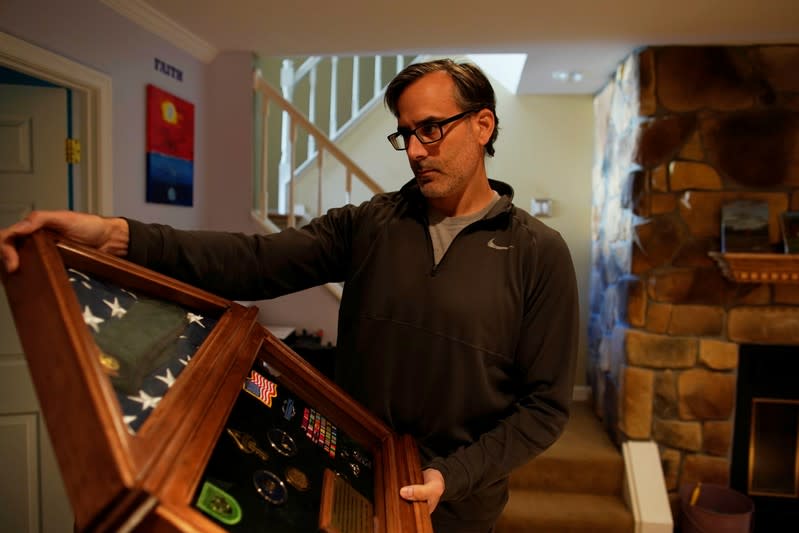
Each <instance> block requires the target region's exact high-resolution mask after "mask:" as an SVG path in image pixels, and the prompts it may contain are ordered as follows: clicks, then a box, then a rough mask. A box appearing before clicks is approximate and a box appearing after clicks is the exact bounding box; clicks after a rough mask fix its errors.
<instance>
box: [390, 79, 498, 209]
mask: <svg viewBox="0 0 799 533" xmlns="http://www.w3.org/2000/svg"><path fill="white" fill-rule="evenodd" d="M454 94H455V83H454V82H453V81H452V78H450V76H449V74H447V73H445V72H433V73H430V74H426V75H424V76H422V77H421V78H419V79H418V80H416V81H415V82H413V83H412V84H410V85H409V86H408V87H407V88H406V89H405V91H403V93H402V94H401V95H400V97H399V99H398V101H397V112H398V113H397V114H398V116H397V126H398V128H402V129H407V130H413V129H415V128H417V127H419V126H420V125H422V124H425V123H429V122H436V121H439V120H443V119H446V118H449V117H451V116H453V115H457V114H458V113H461V112H462V111H464V110H463V109H461V108H459V107H458V105H457V104H456V103H455V98H454ZM477 122H478V121H477V119H476V114H474V113H472V114H468V115H466V116H465V117H463V118H461V119H459V120H456V121H454V122H451V123H449V124H445V125H444V126H442V129H443V134H444V136H443V138H442V139H441V140H439V141H436V142H434V143H431V144H422V143H421V142H419V139H417V138H416V137H415V136H414V135H411V136H410V138H409V139H408V142H407V145H408V149H407V150H406V153H407V155H408V162H409V163H410V165H411V170H412V171H413V174H414V176H416V181H417V183H418V184H419V187H420V189H421V191H422V194H424V196H425V197H427V198H429V199H435V198H450V197H455V196H459V195H462V194H463V192H464V191H465V190H466V188H467V186H468V185H469V184H470V183H471V182H472V181H473V180H476V179H478V178H481V177H484V176H485V167H484V163H483V161H484V149H483V144H484V143H481V139H480V137H481V133H480V126H479V124H478V123H477Z"/></svg>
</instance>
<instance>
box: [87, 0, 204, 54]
mask: <svg viewBox="0 0 799 533" xmlns="http://www.w3.org/2000/svg"><path fill="white" fill-rule="evenodd" d="M100 1H101V2H102V3H104V4H105V5H107V6H108V7H110V8H111V9H113V10H114V11H116V12H117V13H119V14H120V15H122V16H123V17H125V18H127V19H129V20H130V21H132V22H133V23H135V24H137V25H139V26H141V27H142V28H144V29H145V30H147V31H149V32H151V33H154V34H155V35H157V36H159V37H161V38H162V39H164V40H165V41H168V42H170V43H172V44H173V45H175V46H177V47H178V48H180V49H181V50H183V51H185V52H188V53H189V54H191V55H192V56H194V57H195V58H197V59H199V60H200V61H202V62H204V63H210V62H211V61H213V60H214V58H215V57H216V55H217V54H218V53H219V50H217V48H216V47H215V46H213V45H212V44H211V43H209V42H208V41H206V40H205V39H203V38H202V37H200V36H199V35H197V34H196V33H192V32H191V31H189V30H187V29H186V28H184V27H183V26H181V25H180V24H178V23H177V22H175V21H174V20H172V19H171V18H169V17H167V16H166V15H164V14H163V13H161V12H160V11H158V10H157V9H155V8H154V7H152V6H151V5H150V4H148V3H147V2H145V1H144V0H100Z"/></svg>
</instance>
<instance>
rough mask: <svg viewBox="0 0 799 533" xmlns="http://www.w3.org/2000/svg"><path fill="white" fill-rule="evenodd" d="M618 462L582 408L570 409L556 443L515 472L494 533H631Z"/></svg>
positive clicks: (587, 406)
mask: <svg viewBox="0 0 799 533" xmlns="http://www.w3.org/2000/svg"><path fill="white" fill-rule="evenodd" d="M623 484H624V460H623V458H622V454H621V452H620V451H619V450H618V449H617V448H616V447H615V445H613V443H611V441H610V439H609V438H608V436H607V434H606V432H605V430H604V428H603V427H602V424H601V422H600V421H599V419H598V418H597V416H596V415H595V414H594V411H593V409H592V408H591V406H590V404H589V403H588V402H575V403H573V404H572V414H571V418H570V420H569V422H568V423H567V425H566V429H565V431H564V433H563V435H562V436H561V438H560V439H559V440H558V441H557V442H556V443H555V444H554V445H553V446H552V447H551V448H549V449H548V450H547V451H545V452H544V453H542V454H541V455H539V456H538V457H536V458H535V459H533V460H532V461H530V462H529V463H527V464H526V465H524V466H523V467H521V468H519V469H518V470H516V471H515V472H514V473H513V474H511V478H510V499H509V501H508V504H507V506H506V507H505V511H504V512H503V514H502V516H501V517H500V520H499V522H498V523H497V526H496V529H495V533H522V532H524V533H530V532H536V533H577V532H580V533H584V532H590V533H628V532H629V533H633V531H634V530H635V525H634V520H633V515H632V513H631V511H630V510H629V509H628V508H627V506H626V505H625V503H624V500H623V498H622V487H623Z"/></svg>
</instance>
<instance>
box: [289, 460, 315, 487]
mask: <svg viewBox="0 0 799 533" xmlns="http://www.w3.org/2000/svg"><path fill="white" fill-rule="evenodd" d="M285 473H286V481H288V482H289V485H291V486H292V487H294V488H295V489H297V490H298V491H300V492H305V491H306V490H308V488H309V487H310V486H311V484H310V482H309V481H308V476H306V475H305V472H303V471H302V470H300V469H299V468H294V467H293V466H290V467H288V468H287V469H286V472H285Z"/></svg>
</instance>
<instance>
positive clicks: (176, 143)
mask: <svg viewBox="0 0 799 533" xmlns="http://www.w3.org/2000/svg"><path fill="white" fill-rule="evenodd" d="M193 191H194V104H192V103H190V102H187V101H186V100H183V99H181V98H178V97H176V96H174V95H172V94H169V93H168V92H166V91H164V90H162V89H159V88H158V87H156V86H154V85H147V201H148V202H152V203H159V204H175V205H185V206H190V205H192V202H193Z"/></svg>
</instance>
